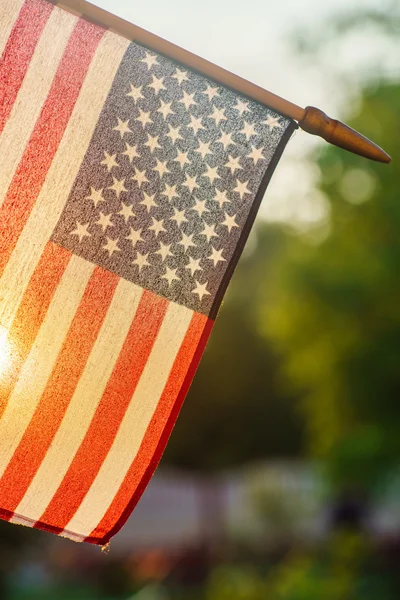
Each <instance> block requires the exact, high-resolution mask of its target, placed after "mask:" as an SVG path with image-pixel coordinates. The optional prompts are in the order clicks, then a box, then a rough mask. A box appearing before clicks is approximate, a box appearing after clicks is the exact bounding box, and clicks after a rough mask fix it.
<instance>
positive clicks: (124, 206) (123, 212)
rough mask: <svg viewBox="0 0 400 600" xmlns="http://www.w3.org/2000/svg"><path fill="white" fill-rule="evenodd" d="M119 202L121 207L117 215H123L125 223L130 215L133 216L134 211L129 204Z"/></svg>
mask: <svg viewBox="0 0 400 600" xmlns="http://www.w3.org/2000/svg"><path fill="white" fill-rule="evenodd" d="M121 204H122V208H121V210H120V211H119V212H117V215H121V217H124V219H125V223H127V222H128V221H129V219H130V217H134V216H135V213H134V212H133V210H132V206H130V205H129V204H125V203H124V202H121Z"/></svg>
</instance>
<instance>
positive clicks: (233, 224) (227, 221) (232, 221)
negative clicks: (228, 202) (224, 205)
mask: <svg viewBox="0 0 400 600" xmlns="http://www.w3.org/2000/svg"><path fill="white" fill-rule="evenodd" d="M221 225H225V226H226V227H227V228H228V231H229V233H230V232H231V229H232V227H239V225H238V224H237V223H236V221H235V217H234V216H233V217H230V216H229V215H228V213H225V221H222V223H221Z"/></svg>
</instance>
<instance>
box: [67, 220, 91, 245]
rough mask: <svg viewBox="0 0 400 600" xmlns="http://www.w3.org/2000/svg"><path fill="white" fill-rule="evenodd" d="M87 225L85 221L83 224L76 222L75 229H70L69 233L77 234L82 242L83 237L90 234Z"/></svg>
mask: <svg viewBox="0 0 400 600" xmlns="http://www.w3.org/2000/svg"><path fill="white" fill-rule="evenodd" d="M88 227H89V223H86V225H83V224H82V223H77V224H76V229H74V231H71V235H77V236H78V238H79V242H82V240H83V238H84V237H90V236H91V234H90V233H89V232H88V230H87V228H88Z"/></svg>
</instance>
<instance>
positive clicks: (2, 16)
mask: <svg viewBox="0 0 400 600" xmlns="http://www.w3.org/2000/svg"><path fill="white" fill-rule="evenodd" d="M0 54H1V55H2V59H1V64H0V156H1V157H2V165H1V171H0V300H1V304H0V515H1V517H2V518H4V519H6V520H9V521H11V522H15V523H20V524H24V525H28V526H32V527H37V528H40V529H44V530H47V531H52V532H54V533H58V534H61V535H63V536H66V537H69V538H71V539H73V540H75V541H88V542H92V543H95V544H105V543H107V542H108V540H109V539H110V538H111V536H112V535H114V534H115V533H116V532H117V531H118V530H119V528H120V527H121V526H122V525H123V523H124V522H125V520H126V519H127V518H128V516H129V514H130V512H131V511H132V509H133V507H134V506H135V504H136V503H137V502H138V500H139V498H140V496H141V494H142V492H143V490H144V488H145V486H146V485H147V482H148V480H149V479H150V477H151V475H152V473H153V472H154V470H155V468H156V466H157V463H158V461H159V459H160V457H161V455H162V452H163V449H164V447H165V444H166V441H167V439H168V436H169V435H170V432H171V429H172V427H173V424H174V422H175V420H176V417H177V415H178V412H179V409H180V406H181V404H182V402H183V399H184V397H185V394H186V392H187V389H188V387H189V385H190V382H191V379H192V377H193V375H194V372H195V369H196V366H197V364H198V361H199V359H200V356H201V354H202V352H203V350H204V347H205V344H206V341H207V338H208V335H209V333H210V330H211V328H212V325H213V323H214V319H215V316H216V313H217V310H218V308H219V306H220V303H221V300H222V296H223V294H224V291H225V289H226V286H227V284H228V281H229V279H230V277H231V275H232V271H233V269H234V266H235V264H236V262H237V260H238V258H239V255H240V253H241V251H242V248H243V246H244V243H245V240H246V238H247V235H248V232H249V229H250V227H251V225H252V223H253V220H254V218H255V214H256V211H257V209H258V206H259V204H260V201H261V199H262V196H263V193H264V191H265V188H266V185H267V182H268V180H269V178H270V176H271V174H272V171H273V169H274V167H275V165H276V163H277V161H278V159H279V156H280V154H281V152H282V151H283V148H284V146H285V144H286V141H287V140H288V139H289V137H290V135H291V133H292V131H293V129H294V127H295V124H294V123H293V122H291V121H290V120H289V119H287V118H285V117H283V116H281V115H279V114H276V113H274V112H273V111H271V110H269V109H268V108H267V107H265V106H263V105H261V104H258V103H257V102H254V101H252V100H250V99H248V98H246V97H243V96H241V95H240V94H238V93H236V92H235V91H233V90H231V89H227V88H224V87H221V86H220V85H218V83H216V82H214V81H211V80H208V79H207V78H205V77H204V76H203V75H201V74H199V73H197V72H195V71H192V70H190V69H188V68H185V66H184V65H182V64H178V63H176V62H174V61H172V60H170V59H169V58H167V57H165V56H162V55H160V54H157V53H155V52H153V51H152V50H151V49H148V48H145V47H143V46H141V45H139V44H136V43H131V42H129V41H128V40H126V39H124V38H122V37H120V36H119V35H117V34H115V33H112V32H111V31H107V30H106V29H105V28H102V27H100V26H98V25H95V24H92V23H90V22H88V21H87V20H85V19H84V18H79V17H78V16H76V15H74V14H72V13H70V12H69V11H67V10H64V9H62V8H59V7H56V6H54V5H53V4H50V3H48V2H46V1H44V0H26V1H25V2H23V1H22V0H7V2H2V4H1V8H0Z"/></svg>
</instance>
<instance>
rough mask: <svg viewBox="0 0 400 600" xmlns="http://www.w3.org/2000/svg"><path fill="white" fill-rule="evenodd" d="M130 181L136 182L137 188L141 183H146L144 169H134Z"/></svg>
mask: <svg viewBox="0 0 400 600" xmlns="http://www.w3.org/2000/svg"><path fill="white" fill-rule="evenodd" d="M131 179H133V181H137V184H138V186H139V187H140V186H141V185H142V183H147V182H148V181H149V180H148V179H147V177H146V169H143V171H140V170H139V169H136V171H135V174H134V175H133V176H132V177H131Z"/></svg>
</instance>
